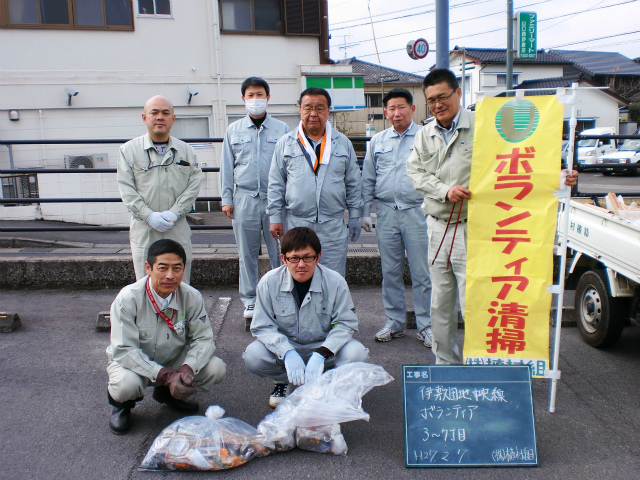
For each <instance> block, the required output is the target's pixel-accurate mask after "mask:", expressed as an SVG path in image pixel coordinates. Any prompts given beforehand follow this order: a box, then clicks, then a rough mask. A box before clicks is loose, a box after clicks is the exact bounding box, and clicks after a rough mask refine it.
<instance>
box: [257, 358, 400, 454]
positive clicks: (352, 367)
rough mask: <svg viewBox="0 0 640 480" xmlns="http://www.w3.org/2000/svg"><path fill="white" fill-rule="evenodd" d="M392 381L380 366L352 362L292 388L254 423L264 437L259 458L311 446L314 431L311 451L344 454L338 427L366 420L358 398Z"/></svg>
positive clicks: (345, 448)
mask: <svg viewBox="0 0 640 480" xmlns="http://www.w3.org/2000/svg"><path fill="white" fill-rule="evenodd" d="M392 380H393V377H392V376H391V375H389V374H388V373H387V372H386V371H385V370H384V368H382V367H381V366H379V365H373V364H370V363H363V362H356V363H348V364H345V365H341V366H339V367H336V368H334V369H331V370H328V371H327V372H325V373H323V374H322V375H321V376H320V378H319V379H317V380H315V381H313V382H310V383H306V384H304V385H302V386H300V387H298V388H296V389H295V390H294V391H293V392H292V393H291V394H290V395H289V396H288V397H287V398H285V399H284V400H283V401H282V402H280V405H278V407H277V408H276V409H275V410H274V411H273V413H270V414H269V415H267V416H266V417H265V418H264V420H262V421H261V422H260V423H259V424H258V431H259V432H260V433H261V434H262V435H264V442H265V443H264V447H265V449H264V450H263V451H262V453H260V455H265V454H267V455H268V454H270V453H273V452H282V451H285V450H290V449H291V448H294V447H295V446H298V447H299V448H305V447H306V446H308V445H311V444H313V443H314V441H313V438H314V437H313V435H314V434H313V432H314V431H315V432H317V439H316V440H317V441H316V442H315V443H316V444H318V445H319V447H318V449H313V451H320V450H322V451H323V452H322V453H324V452H328V451H331V452H332V453H334V454H336V455H341V454H346V453H347V446H346V443H345V442H344V438H341V437H342V434H341V433H340V426H339V425H338V424H340V423H343V422H351V421H354V420H366V421H369V414H368V413H367V412H365V411H364V410H363V409H362V397H363V396H364V395H365V394H366V393H367V392H368V391H369V390H371V389H372V388H373V387H377V386H380V385H386V384H387V383H389V382H391V381H392ZM334 426H335V427H334ZM301 427H302V429H301ZM314 427H316V428H315V430H314ZM317 427H330V428H324V429H318V428H317ZM336 427H337V428H336ZM332 433H333V434H332ZM341 445H344V446H343V447H342V446H341ZM305 449H307V450H309V449H310V448H305Z"/></svg>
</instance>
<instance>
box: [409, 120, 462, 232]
mask: <svg viewBox="0 0 640 480" xmlns="http://www.w3.org/2000/svg"><path fill="white" fill-rule="evenodd" d="M474 118H475V117H474V114H473V113H471V112H469V111H467V110H460V117H459V118H458V124H457V126H456V131H455V132H454V134H453V136H452V137H451V140H450V141H449V143H448V144H447V143H446V142H445V141H444V138H443V136H442V133H441V132H439V131H438V129H437V128H436V122H435V120H432V121H431V122H430V123H428V124H427V125H425V126H424V127H423V128H422V130H420V131H419V132H418V133H417V134H416V140H415V143H414V146H413V152H412V153H411V155H410V156H409V159H408V160H407V173H408V174H409V178H410V179H411V182H412V183H413V186H414V187H415V189H416V190H417V191H418V192H420V193H421V194H422V195H424V202H423V203H422V210H424V212H425V213H426V214H427V215H431V216H432V217H435V218H438V219H440V220H444V221H445V222H446V221H447V219H448V218H449V214H450V213H451V209H452V206H453V202H451V201H449V200H448V199H447V192H448V191H449V189H450V188H451V187H453V186H455V185H462V186H463V187H466V188H469V179H470V178H471V156H472V154H473V135H474V124H475V122H474ZM468 204H469V202H464V204H463V208H462V213H461V214H460V220H466V218H467V208H468ZM458 208H459V207H456V210H455V212H454V216H453V217H452V220H453V221H455V219H456V218H457V215H458Z"/></svg>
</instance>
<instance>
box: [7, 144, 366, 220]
mask: <svg viewBox="0 0 640 480" xmlns="http://www.w3.org/2000/svg"><path fill="white" fill-rule="evenodd" d="M348 138H349V140H351V141H368V140H370V139H371V137H348ZM129 140H130V139H123V138H112V139H97V138H93V139H81V140H79V139H66V140H65V139H52V140H1V139H0V145H5V146H7V147H9V154H10V156H11V155H12V151H11V147H12V146H13V145H84V144H112V143H116V144H123V143H126V142H128V141H129ZM181 140H182V141H184V142H187V143H222V142H223V141H224V139H223V138H184V139H181ZM11 164H13V161H11ZM202 171H203V172H204V173H216V172H219V171H220V168H218V167H204V168H202ZM47 173H117V169H115V168H29V169H0V175H24V174H30V175H32V174H47ZM221 200H222V197H198V198H196V202H207V201H209V202H216V201H221ZM116 202H122V199H121V198H106V197H100V198H72V197H69V198H0V205H13V204H34V203H35V204H39V203H116ZM232 228H233V227H232V226H231V225H191V229H192V230H231V229H232ZM126 230H129V227H101V226H65V227H0V232H77V231H126Z"/></svg>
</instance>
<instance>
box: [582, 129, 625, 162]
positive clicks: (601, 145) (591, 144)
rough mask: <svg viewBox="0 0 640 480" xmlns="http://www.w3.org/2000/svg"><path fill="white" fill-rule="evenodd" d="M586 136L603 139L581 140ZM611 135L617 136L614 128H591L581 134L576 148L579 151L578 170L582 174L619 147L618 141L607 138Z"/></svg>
mask: <svg viewBox="0 0 640 480" xmlns="http://www.w3.org/2000/svg"><path fill="white" fill-rule="evenodd" d="M585 135H601V136H602V138H599V139H595V138H580V137H582V136H585ZM611 135H617V132H616V129H615V128H613V127H599V128H590V129H588V130H583V131H582V132H580V135H578V143H577V146H576V147H577V148H576V150H577V151H578V152H577V156H576V158H577V160H578V164H577V165H576V170H578V171H579V172H581V171H582V170H584V169H585V168H589V166H591V165H595V164H596V163H597V158H598V157H599V156H601V155H606V154H608V153H610V152H613V151H615V150H616V148H617V147H618V145H617V142H616V140H615V139H613V138H607V137H609V136H611Z"/></svg>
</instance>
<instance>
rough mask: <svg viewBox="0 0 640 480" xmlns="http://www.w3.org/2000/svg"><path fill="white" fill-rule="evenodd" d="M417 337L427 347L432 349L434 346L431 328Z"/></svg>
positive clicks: (422, 331)
mask: <svg viewBox="0 0 640 480" xmlns="http://www.w3.org/2000/svg"><path fill="white" fill-rule="evenodd" d="M417 337H418V340H420V341H421V342H422V343H423V345H424V346H425V347H427V348H431V346H432V345H433V331H432V330H431V327H424V328H423V329H422V330H421V331H420V333H418V335H417Z"/></svg>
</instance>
